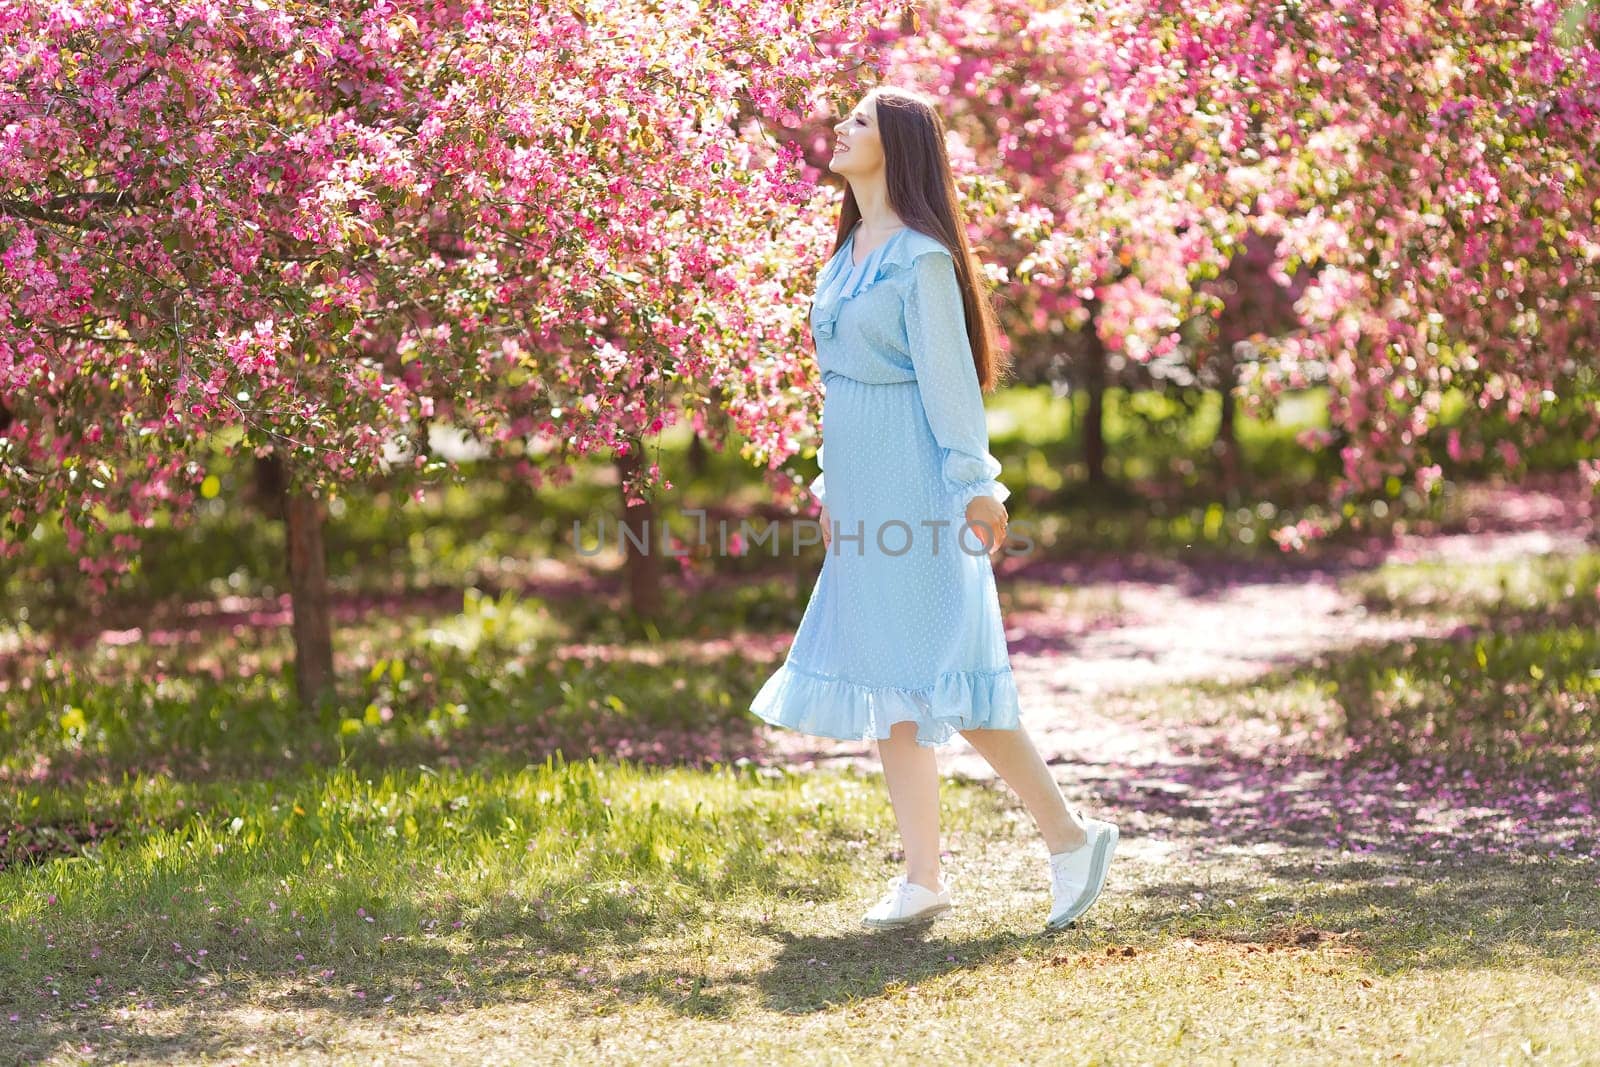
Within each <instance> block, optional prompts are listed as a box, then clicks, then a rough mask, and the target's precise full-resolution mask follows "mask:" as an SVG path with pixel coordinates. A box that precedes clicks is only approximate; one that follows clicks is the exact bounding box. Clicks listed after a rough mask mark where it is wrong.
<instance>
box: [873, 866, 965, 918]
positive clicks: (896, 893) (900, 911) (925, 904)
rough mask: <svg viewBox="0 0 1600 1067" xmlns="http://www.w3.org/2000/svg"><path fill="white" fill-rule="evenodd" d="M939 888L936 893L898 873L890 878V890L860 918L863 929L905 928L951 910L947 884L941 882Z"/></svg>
mask: <svg viewBox="0 0 1600 1067" xmlns="http://www.w3.org/2000/svg"><path fill="white" fill-rule="evenodd" d="M940 885H941V886H942V888H941V889H940V890H939V892H937V893H935V892H934V891H933V890H931V889H929V888H928V887H927V886H924V885H918V884H917V883H916V882H908V881H906V876H905V875H903V874H897V875H895V876H894V877H893V878H891V879H889V891H888V892H887V893H885V894H884V895H883V898H882V899H881V900H879V901H878V902H877V903H876V904H874V905H873V906H872V907H871V908H869V909H867V913H866V914H865V915H863V916H862V917H861V924H862V925H863V926H905V925H906V924H908V923H914V922H922V921H923V920H925V919H931V918H933V917H934V916H935V915H938V914H939V913H941V912H946V911H949V910H950V904H951V901H950V881H949V879H948V878H945V879H942V880H941V881H940Z"/></svg>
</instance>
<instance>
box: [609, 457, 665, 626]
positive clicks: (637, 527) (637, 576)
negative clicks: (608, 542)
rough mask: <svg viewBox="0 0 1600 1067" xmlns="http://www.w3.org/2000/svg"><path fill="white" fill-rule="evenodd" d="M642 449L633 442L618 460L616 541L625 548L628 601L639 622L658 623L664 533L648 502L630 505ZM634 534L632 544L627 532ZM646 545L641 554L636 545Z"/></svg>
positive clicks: (653, 509) (653, 507)
mask: <svg viewBox="0 0 1600 1067" xmlns="http://www.w3.org/2000/svg"><path fill="white" fill-rule="evenodd" d="M642 449H643V446H642V445H641V444H640V443H639V442H637V441H636V442H634V443H633V445H632V447H631V448H630V449H629V450H628V454H627V455H625V456H618V457H617V460H616V463H617V472H618V474H619V475H620V479H619V480H620V483H621V487H622V509H623V515H622V525H623V530H622V531H618V534H617V539H618V541H620V542H621V545H622V556H623V562H624V567H625V569H626V570H627V573H628V601H629V604H630V606H631V607H632V609H633V614H634V616H635V617H636V618H638V619H655V618H659V617H660V615H661V558H660V555H659V552H658V551H657V545H658V542H659V540H660V539H661V534H662V531H660V530H658V529H656V526H657V522H656V517H655V510H656V508H655V504H654V502H653V501H651V500H650V499H649V498H646V499H644V500H643V501H641V502H640V503H638V504H629V503H628V482H629V480H630V479H631V478H632V477H634V475H635V474H636V472H637V471H638V470H639V463H640V454H641V452H642ZM627 530H631V531H633V535H632V537H633V540H630V539H629V537H628V536H627V534H626V533H625V532H624V531H627ZM634 540H637V541H638V542H640V543H641V544H643V545H644V550H643V551H640V550H639V548H638V547H637V546H636V545H635V544H634Z"/></svg>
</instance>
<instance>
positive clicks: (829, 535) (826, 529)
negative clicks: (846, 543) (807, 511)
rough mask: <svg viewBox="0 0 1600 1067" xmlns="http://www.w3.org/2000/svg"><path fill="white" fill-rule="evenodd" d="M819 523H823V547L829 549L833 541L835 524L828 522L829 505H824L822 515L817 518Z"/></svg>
mask: <svg viewBox="0 0 1600 1067" xmlns="http://www.w3.org/2000/svg"><path fill="white" fill-rule="evenodd" d="M817 521H818V522H820V523H822V547H823V548H827V547H828V544H829V542H831V541H832V540H833V523H831V522H829V521H828V505H826V504H824V505H822V514H820V515H818V516H817Z"/></svg>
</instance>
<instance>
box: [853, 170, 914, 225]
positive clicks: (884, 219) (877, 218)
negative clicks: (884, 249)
mask: <svg viewBox="0 0 1600 1067" xmlns="http://www.w3.org/2000/svg"><path fill="white" fill-rule="evenodd" d="M852 191H853V192H854V193H855V194H856V208H857V210H859V211H860V212H861V228H862V229H863V230H865V231H867V232H868V233H874V234H881V233H888V232H889V231H891V230H898V229H899V228H900V227H901V226H903V225H905V223H903V222H901V221H900V216H898V215H896V214H895V213H894V209H893V208H891V207H890V206H889V190H888V189H887V188H886V187H885V186H884V184H883V182H882V181H878V182H874V183H873V184H872V185H870V186H868V187H866V188H864V189H858V188H855V187H854V186H852Z"/></svg>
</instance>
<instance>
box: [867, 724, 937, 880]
mask: <svg viewBox="0 0 1600 1067" xmlns="http://www.w3.org/2000/svg"><path fill="white" fill-rule="evenodd" d="M916 736H917V724H916V723H914V722H897V723H895V724H894V725H892V726H890V727H889V736H888V737H887V738H880V739H879V741H878V758H879V759H881V760H882V761H883V779H884V782H885V783H887V785H888V786H889V803H890V804H892V805H893V806H894V818H895V822H896V823H898V824H899V826H900V839H901V841H902V842H903V843H904V845H905V853H906V881H908V882H915V883H917V884H918V885H920V886H926V887H927V888H928V889H931V890H933V891H934V892H936V893H937V892H938V891H939V889H940V885H939V764H938V761H937V760H936V759H935V757H934V752H933V749H932V748H929V747H927V746H926V745H919V744H917V741H916Z"/></svg>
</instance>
